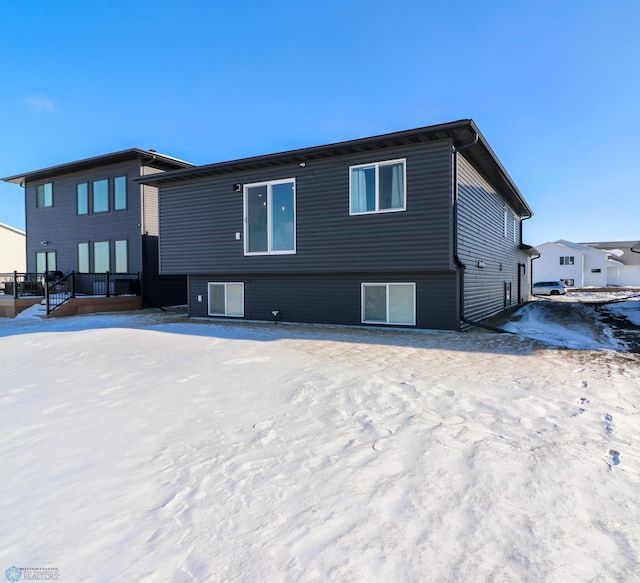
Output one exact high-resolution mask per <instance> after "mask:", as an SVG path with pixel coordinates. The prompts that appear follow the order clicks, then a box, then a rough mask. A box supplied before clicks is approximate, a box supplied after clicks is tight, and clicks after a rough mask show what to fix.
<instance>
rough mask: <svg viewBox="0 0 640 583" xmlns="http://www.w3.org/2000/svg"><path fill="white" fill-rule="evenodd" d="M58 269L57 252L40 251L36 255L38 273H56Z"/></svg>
mask: <svg viewBox="0 0 640 583" xmlns="http://www.w3.org/2000/svg"><path fill="white" fill-rule="evenodd" d="M57 268H58V266H57V261H56V252H55V251H40V252H38V253H36V271H37V272H38V273H47V271H56V269H57Z"/></svg>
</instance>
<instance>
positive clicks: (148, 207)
mask: <svg viewBox="0 0 640 583" xmlns="http://www.w3.org/2000/svg"><path fill="white" fill-rule="evenodd" d="M161 172H163V171H162V170H160V169H159V168H152V167H151V166H143V167H142V168H141V174H140V175H141V176H150V175H152V174H158V173H161ZM141 188H142V195H143V199H142V209H141V212H142V231H143V233H146V234H148V235H156V236H157V235H158V231H159V227H158V188H157V187H156V186H151V185H149V184H143V185H142V186H141Z"/></svg>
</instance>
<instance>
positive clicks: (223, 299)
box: [208, 282, 244, 318]
mask: <svg viewBox="0 0 640 583" xmlns="http://www.w3.org/2000/svg"><path fill="white" fill-rule="evenodd" d="M208 288H209V289H208V291H209V316H230V317H234V318H242V317H244V283H242V282H209V284H208Z"/></svg>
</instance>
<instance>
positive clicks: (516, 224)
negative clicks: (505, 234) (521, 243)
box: [513, 217, 520, 243]
mask: <svg viewBox="0 0 640 583" xmlns="http://www.w3.org/2000/svg"><path fill="white" fill-rule="evenodd" d="M519 227H520V221H519V220H518V219H517V218H516V217H513V242H514V243H517V242H518V231H519V230H520V229H519Z"/></svg>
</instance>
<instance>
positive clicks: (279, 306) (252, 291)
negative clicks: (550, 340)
mask: <svg viewBox="0 0 640 583" xmlns="http://www.w3.org/2000/svg"><path fill="white" fill-rule="evenodd" d="M138 182H140V183H141V184H144V185H147V186H156V187H158V188H159V189H160V197H159V198H160V266H161V267H160V270H161V273H163V274H173V275H177V274H185V273H186V274H188V279H189V312H190V315H191V316H214V317H229V318H244V319H251V320H274V319H275V320H282V321H289V322H310V323H326V324H347V325H354V324H358V325H359V324H373V325H399V326H415V327H417V328H436V329H450V330H457V329H460V328H461V327H465V326H466V323H467V322H468V321H469V320H471V321H477V320H481V319H483V318H486V317H489V316H492V315H494V314H496V313H498V312H500V311H502V310H504V309H505V308H506V307H508V306H510V305H513V304H516V303H519V302H522V301H527V300H528V299H529V290H530V279H529V278H530V273H531V269H530V266H531V265H530V264H531V261H530V260H531V255H532V248H531V247H530V246H528V245H523V244H522V221H523V219H527V218H529V217H531V215H532V211H531V209H530V208H529V206H528V205H527V203H526V201H525V200H524V198H523V196H522V195H521V193H520V192H519V190H518V188H517V187H516V185H515V184H514V183H513V181H512V180H511V178H510V177H509V175H508V174H507V172H506V170H505V169H504V168H503V166H502V165H501V163H500V162H499V160H498V159H497V157H496V155H495V154H494V153H493V151H492V150H491V148H490V147H489V146H488V144H487V142H486V141H485V139H484V137H483V136H482V135H481V134H480V132H479V130H478V129H477V127H476V125H475V123H474V122H473V121H472V120H461V121H457V122H452V123H447V124H442V125H437V126H430V127H425V128H419V129H414V130H408V131H402V132H397V133H392V134H387V135H382V136H375V137H369V138H364V139H358V140H353V141H348V142H342V143H337V144H330V145H325V146H317V147H312V148H305V149H300V150H294V151H289V152H284V153H278V154H268V155H264V156H257V157H254V158H246V159H242V160H235V161H230V162H221V163H217V164H211V165H207V166H199V167H196V168H192V169H184V170H176V171H171V172H167V173H164V174H162V175H155V176H153V177H144V178H142V179H139V180H138Z"/></svg>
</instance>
